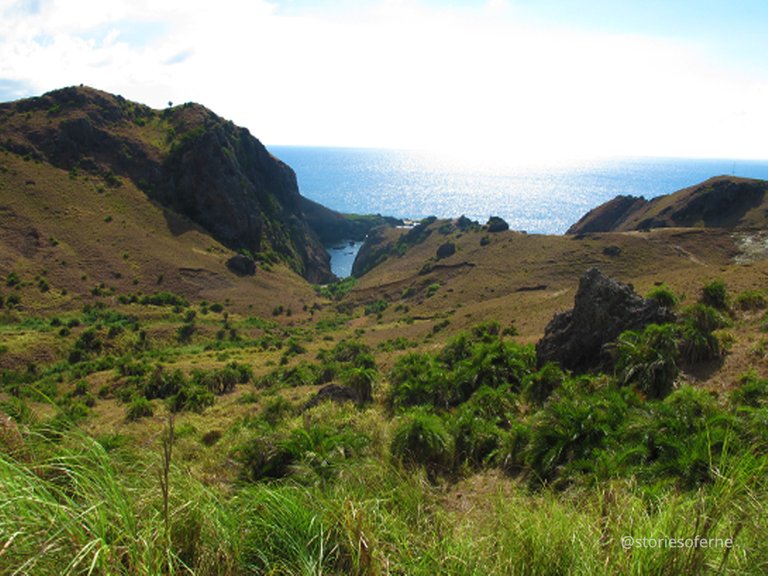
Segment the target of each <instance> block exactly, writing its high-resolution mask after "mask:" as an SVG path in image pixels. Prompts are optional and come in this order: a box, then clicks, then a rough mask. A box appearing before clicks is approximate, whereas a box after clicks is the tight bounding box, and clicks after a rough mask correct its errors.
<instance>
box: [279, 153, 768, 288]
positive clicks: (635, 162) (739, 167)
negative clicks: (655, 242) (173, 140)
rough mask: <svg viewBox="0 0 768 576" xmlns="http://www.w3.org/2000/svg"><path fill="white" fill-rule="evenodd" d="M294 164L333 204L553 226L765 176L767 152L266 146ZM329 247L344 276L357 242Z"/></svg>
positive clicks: (314, 192)
mask: <svg viewBox="0 0 768 576" xmlns="http://www.w3.org/2000/svg"><path fill="white" fill-rule="evenodd" d="M268 148H269V150H270V152H271V153H272V154H274V155H275V156H277V157H278V158H279V159H280V160H282V161H283V162H285V163H287V164H288V165H289V166H291V167H292V168H293V169H294V171H295V172H296V176H297V179H298V182H299V189H300V191H301V193H302V194H303V195H304V196H306V197H307V198H310V199H312V200H315V201H317V202H320V203H321V204H323V205H325V206H327V207H329V208H332V209H334V210H337V211H339V212H351V213H358V214H377V213H378V214H384V215H387V216H396V217H399V218H413V219H418V218H425V217H427V216H432V215H434V216H437V217H441V218H442V217H458V216H461V215H462V214H463V215H465V216H467V217H469V218H471V219H473V220H477V221H479V222H481V223H485V222H486V221H487V220H488V218H489V217H490V216H501V217H502V218H504V220H506V221H507V222H508V223H509V225H510V227H511V228H512V229H514V230H525V231H527V232H529V233H540V234H562V233H564V232H565V231H566V230H567V229H568V227H569V226H570V225H571V224H573V223H574V222H576V221H577V220H578V219H579V218H581V217H582V216H583V215H584V214H585V213H586V212H588V211H589V210H590V209H592V208H594V207H595V206H598V205H600V204H602V203H603V202H605V201H606V200H610V199H611V198H613V197H614V196H617V195H619V194H631V195H633V196H645V197H646V198H653V197H655V196H659V195H661V194H669V193H671V192H675V191H676V190H680V189H681V188H686V187H688V186H692V185H694V184H698V183H699V182H702V181H703V180H706V179H707V178H711V177H712V176H720V175H735V176H743V177H748V178H761V179H766V180H768V160H766V161H757V160H734V159H722V160H713V159H701V160H697V159H682V158H605V159H594V160H580V161H569V162H560V163H554V162H553V163H549V164H541V163H539V164H525V163H519V162H514V161H510V162H508V163H499V162H486V161H484V160H482V159H477V160H475V159H468V158H461V157H455V158H448V157H445V156H441V155H438V154H429V153H424V152H410V151H403V150H377V149H362V148H321V147H301V146H269V147H268ZM332 248H335V249H334V250H333V251H332V252H331V258H332V260H331V266H332V268H333V269H334V271H335V273H336V274H337V276H341V277H343V276H347V275H349V271H348V269H351V266H352V261H353V260H354V254H356V252H357V248H358V246H356V245H354V246H350V245H344V246H340V247H332Z"/></svg>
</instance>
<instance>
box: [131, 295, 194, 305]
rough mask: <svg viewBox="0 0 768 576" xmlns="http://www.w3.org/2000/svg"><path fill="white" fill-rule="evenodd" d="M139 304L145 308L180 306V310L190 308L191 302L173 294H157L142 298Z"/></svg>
mask: <svg viewBox="0 0 768 576" xmlns="http://www.w3.org/2000/svg"><path fill="white" fill-rule="evenodd" d="M139 304H143V305H145V306H146V305H150V306H178V307H179V308H186V307H187V306H189V302H188V301H187V300H186V298H184V297H182V296H179V295H178V294H174V293H172V292H157V293H155V294H149V295H147V296H142V297H141V298H140V299H139Z"/></svg>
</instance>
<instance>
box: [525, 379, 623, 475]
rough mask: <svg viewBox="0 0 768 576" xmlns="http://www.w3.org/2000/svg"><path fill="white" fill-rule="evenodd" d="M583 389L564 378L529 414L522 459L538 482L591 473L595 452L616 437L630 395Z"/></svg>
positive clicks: (583, 385) (582, 383)
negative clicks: (527, 439) (575, 473)
mask: <svg viewBox="0 0 768 576" xmlns="http://www.w3.org/2000/svg"><path fill="white" fill-rule="evenodd" d="M589 387H590V386H589V383H588V382H586V381H569V382H568V383H566V385H564V386H563V388H562V389H561V390H560V391H558V393H557V394H556V395H554V396H553V397H552V398H551V399H550V400H549V402H547V403H546V404H545V405H544V408H543V409H542V410H541V411H540V412H538V413H537V414H536V415H535V416H534V417H533V419H532V421H531V431H530V442H529V444H528V447H527V449H526V453H525V462H526V464H527V465H528V466H530V468H531V470H532V471H533V472H534V474H535V480H537V481H538V482H540V483H544V484H546V483H549V482H552V481H554V480H558V479H561V480H567V479H568V477H569V476H570V475H571V474H572V473H573V472H591V471H594V467H595V464H596V462H597V461H599V455H600V452H602V451H603V450H605V449H607V448H608V447H609V444H610V443H611V442H612V441H614V440H616V439H617V438H618V436H619V431H620V428H621V426H622V425H623V424H624V421H625V417H626V415H627V412H628V410H629V407H630V403H631V402H633V401H634V400H633V393H632V392H631V391H629V390H628V389H623V390H622V389H616V388H612V387H608V386H604V387H601V388H598V389H596V390H590V389H589Z"/></svg>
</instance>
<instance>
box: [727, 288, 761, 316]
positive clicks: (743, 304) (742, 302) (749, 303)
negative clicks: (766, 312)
mask: <svg viewBox="0 0 768 576" xmlns="http://www.w3.org/2000/svg"><path fill="white" fill-rule="evenodd" d="M734 304H735V306H736V308H738V309H739V310H744V311H752V312H754V311H757V310H763V309H764V308H766V307H768V299H766V297H765V294H763V293H762V292H760V291H758V290H746V291H744V292H742V293H740V294H739V295H738V296H736V299H735V300H734Z"/></svg>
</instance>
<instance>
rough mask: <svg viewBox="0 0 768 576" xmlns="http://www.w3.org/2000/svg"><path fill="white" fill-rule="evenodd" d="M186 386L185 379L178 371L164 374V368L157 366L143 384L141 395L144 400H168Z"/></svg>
mask: <svg viewBox="0 0 768 576" xmlns="http://www.w3.org/2000/svg"><path fill="white" fill-rule="evenodd" d="M186 385H187V379H186V378H185V377H184V374H182V372H181V371H180V370H174V371H173V372H170V373H169V372H166V371H165V368H163V366H161V365H160V364H158V365H157V366H155V368H154V369H153V370H152V374H150V375H149V377H148V378H147V379H146V381H145V382H144V385H143V387H142V394H143V396H144V397H145V398H147V399H149V400H153V399H155V398H169V397H170V396H173V395H174V394H176V393H178V392H179V390H181V389H182V388H184V387H185V386H186Z"/></svg>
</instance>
